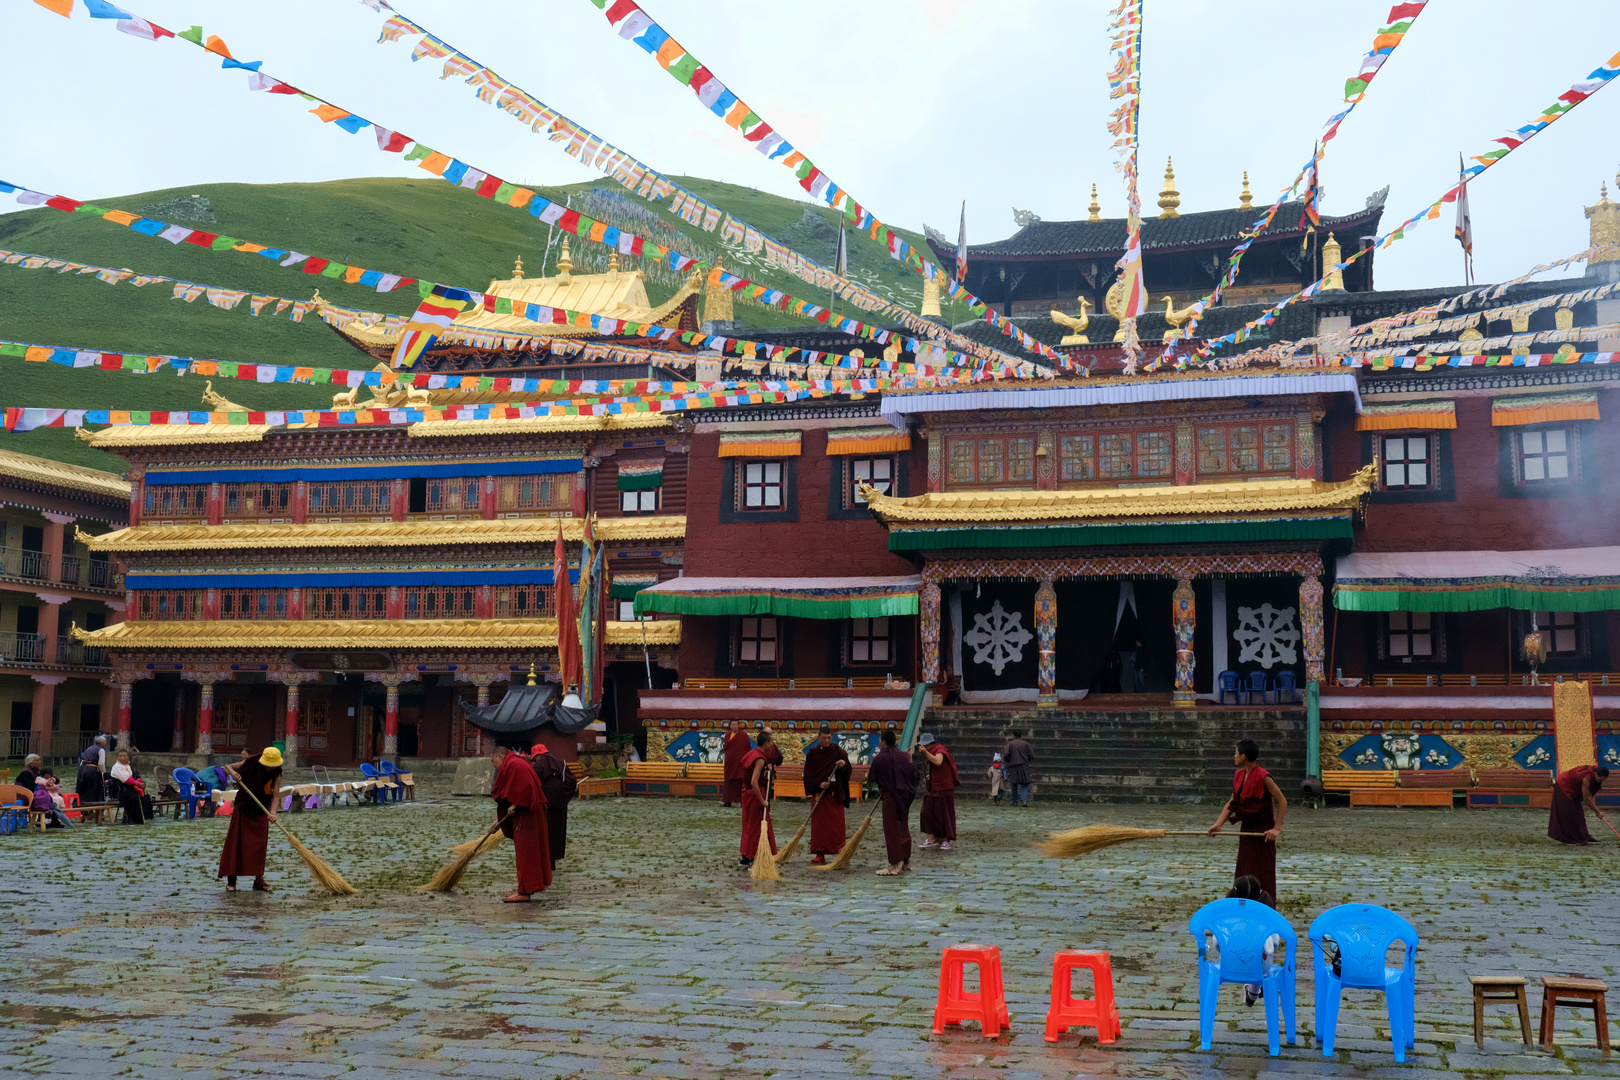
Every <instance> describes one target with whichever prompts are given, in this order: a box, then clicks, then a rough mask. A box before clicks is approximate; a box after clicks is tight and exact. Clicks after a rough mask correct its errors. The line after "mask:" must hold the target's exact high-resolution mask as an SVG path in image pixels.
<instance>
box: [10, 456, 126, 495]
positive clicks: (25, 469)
mask: <svg viewBox="0 0 1620 1080" xmlns="http://www.w3.org/2000/svg"><path fill="white" fill-rule="evenodd" d="M0 478H13V479H17V480H27V481H30V482H32V483H35V484H48V485H50V486H52V487H61V488H70V489H72V490H73V491H83V492H88V493H89V494H91V495H110V496H112V497H114V498H118V499H128V498H129V493H130V482H129V481H128V480H125V479H124V478H123V477H121V476H115V475H113V474H112V473H110V472H103V471H101V470H100V469H87V468H85V467H84V466H83V465H69V464H67V463H65V462H61V461H52V460H50V459H49V458H42V457H35V456H34V455H32V454H19V453H17V452H16V451H14V450H0Z"/></svg>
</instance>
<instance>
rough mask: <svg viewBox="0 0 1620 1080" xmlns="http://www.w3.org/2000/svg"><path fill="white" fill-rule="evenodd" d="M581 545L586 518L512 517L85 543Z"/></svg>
mask: <svg viewBox="0 0 1620 1080" xmlns="http://www.w3.org/2000/svg"><path fill="white" fill-rule="evenodd" d="M558 524H561V525H562V530H563V539H564V540H571V541H576V542H577V541H578V540H579V539H580V537H581V534H582V532H583V530H584V522H583V521H581V520H580V519H578V518H506V519H504V520H502V519H497V520H494V521H484V520H482V519H479V520H476V521H381V522H358V521H356V522H337V523H333V522H308V523H305V524H303V525H293V524H282V525H259V524H233V525H133V526H130V527H129V528H127V529H119V530H118V531H117V532H110V533H107V534H105V535H103V536H95V537H85V538H84V541H85V543H86V544H87V545H88V546H89V548H90V550H91V551H124V552H127V551H215V550H246V549H253V548H261V549H262V548H329V547H341V548H349V547H353V548H360V549H366V548H385V547H413V546H421V545H428V544H529V545H542V546H543V545H545V544H550V543H555V542H556V539H557V526H558ZM596 535H597V536H598V537H599V538H600V539H602V540H605V541H609V542H623V541H634V540H680V539H682V538H684V537H685V536H686V518H685V517H683V516H676V515H669V516H666V517H619V518H598V519H597V520H596Z"/></svg>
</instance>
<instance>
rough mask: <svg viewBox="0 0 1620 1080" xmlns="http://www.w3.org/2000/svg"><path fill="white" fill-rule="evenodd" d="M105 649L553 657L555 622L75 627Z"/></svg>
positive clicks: (675, 634)
mask: <svg viewBox="0 0 1620 1080" xmlns="http://www.w3.org/2000/svg"><path fill="white" fill-rule="evenodd" d="M643 629H645V631H646V635H647V637H646V640H647V644H649V645H679V644H680V641H681V624H680V622H679V621H678V620H675V619H655V620H650V621H647V622H609V623H608V624H607V644H609V645H640V644H641V642H642V631H643ZM73 636H74V637H75V638H77V639H78V640H80V641H82V642H84V643H85V644H87V645H93V646H95V647H96V648H101V649H409V648H445V649H554V648H556V647H557V620H556V619H378V620H360V619H356V620H338V619H327V620H303V621H288V620H280V621H266V622H255V621H251V620H245V621H240V622H238V621H235V620H229V619H221V620H219V621H217V622H215V621H208V622H157V621H151V622H122V623H116V624H114V625H112V626H108V627H105V628H103V629H101V630H83V629H80V628H79V627H77V626H75V627H73Z"/></svg>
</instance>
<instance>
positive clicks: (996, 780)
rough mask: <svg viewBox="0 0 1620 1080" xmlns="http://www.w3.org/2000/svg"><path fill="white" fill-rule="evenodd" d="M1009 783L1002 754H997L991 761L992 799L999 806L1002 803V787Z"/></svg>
mask: <svg viewBox="0 0 1620 1080" xmlns="http://www.w3.org/2000/svg"><path fill="white" fill-rule="evenodd" d="M1006 783H1007V770H1006V768H1005V767H1004V766H1003V765H1002V764H1001V755H1000V754H997V755H996V756H995V757H994V758H993V759H991V761H990V801H991V802H993V803H995V804H996V805H997V806H1000V805H1001V789H1002V787H1003V786H1004V785H1005V784H1006Z"/></svg>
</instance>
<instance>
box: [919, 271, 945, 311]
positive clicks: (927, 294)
mask: <svg viewBox="0 0 1620 1080" xmlns="http://www.w3.org/2000/svg"><path fill="white" fill-rule="evenodd" d="M943 273H944V271H943V270H941V271H939V273H936V274H935V275H934V276H933V277H925V278H923V297H922V309H921V310H919V311H918V312H917V314H919V315H921V316H922V317H923V318H925V319H938V318H944V314H943V312H941V311H940V309H939V279H940V275H941V274H943Z"/></svg>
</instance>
